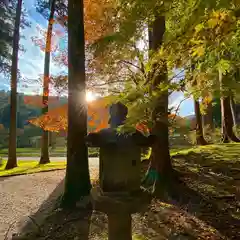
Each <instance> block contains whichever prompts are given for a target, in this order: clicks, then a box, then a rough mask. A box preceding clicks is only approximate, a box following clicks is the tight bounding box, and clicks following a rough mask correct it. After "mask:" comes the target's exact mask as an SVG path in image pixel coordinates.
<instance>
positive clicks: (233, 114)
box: [230, 96, 237, 126]
mask: <svg viewBox="0 0 240 240" xmlns="http://www.w3.org/2000/svg"><path fill="white" fill-rule="evenodd" d="M230 101H231V102H230V106H231V112H232V117H233V126H237V117H236V103H235V101H234V98H233V96H231V99H230Z"/></svg>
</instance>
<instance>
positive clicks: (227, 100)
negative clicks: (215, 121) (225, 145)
mask: <svg viewBox="0 0 240 240" xmlns="http://www.w3.org/2000/svg"><path fill="white" fill-rule="evenodd" d="M221 107H222V109H221V110H222V115H223V118H222V129H223V130H222V132H223V137H222V138H223V140H225V142H226V139H225V138H226V136H224V135H227V137H228V138H229V140H231V141H233V142H240V139H239V138H237V136H236V135H235V134H234V132H233V116H232V110H231V97H229V96H228V97H222V98H221Z"/></svg>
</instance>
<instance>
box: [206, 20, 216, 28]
mask: <svg viewBox="0 0 240 240" xmlns="http://www.w3.org/2000/svg"><path fill="white" fill-rule="evenodd" d="M217 24H218V19H217V18H211V19H209V20H208V26H209V27H210V28H214V27H216V26H217Z"/></svg>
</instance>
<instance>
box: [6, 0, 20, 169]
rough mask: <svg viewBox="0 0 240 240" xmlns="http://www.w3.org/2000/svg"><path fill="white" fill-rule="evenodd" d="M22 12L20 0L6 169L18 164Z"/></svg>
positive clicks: (15, 29) (14, 48)
mask: <svg viewBox="0 0 240 240" xmlns="http://www.w3.org/2000/svg"><path fill="white" fill-rule="evenodd" d="M21 12H22V0H18V2H17V9H16V20H15V26H14V35H13V52H12V67H11V95H10V116H11V118H10V128H9V147H8V161H7V165H6V169H11V168H14V167H16V166H17V154H16V147H17V139H16V138H17V72H18V49H19V32H20V21H21Z"/></svg>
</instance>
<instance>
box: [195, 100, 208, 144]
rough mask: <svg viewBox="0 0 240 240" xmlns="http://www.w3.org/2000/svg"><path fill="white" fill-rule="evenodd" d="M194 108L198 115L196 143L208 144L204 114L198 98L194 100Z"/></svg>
mask: <svg viewBox="0 0 240 240" xmlns="http://www.w3.org/2000/svg"><path fill="white" fill-rule="evenodd" d="M194 109H195V115H196V143H197V144H198V145H207V142H206V140H205V139H204V136H203V127H202V116H201V112H200V105H199V101H198V100H194Z"/></svg>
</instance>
